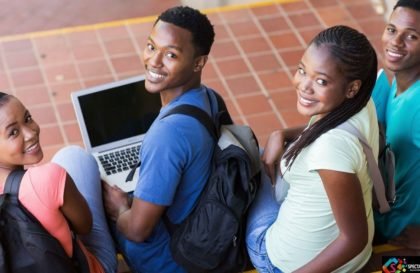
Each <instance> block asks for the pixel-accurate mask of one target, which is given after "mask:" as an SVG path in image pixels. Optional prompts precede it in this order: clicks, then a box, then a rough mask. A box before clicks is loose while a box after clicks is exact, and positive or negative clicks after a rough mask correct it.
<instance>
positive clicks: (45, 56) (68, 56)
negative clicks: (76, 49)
mask: <svg viewBox="0 0 420 273" xmlns="http://www.w3.org/2000/svg"><path fill="white" fill-rule="evenodd" d="M39 57H40V63H41V64H42V65H45V66H47V65H56V64H63V63H69V62H72V61H73V52H72V50H71V49H70V48H51V49H48V50H42V51H39Z"/></svg>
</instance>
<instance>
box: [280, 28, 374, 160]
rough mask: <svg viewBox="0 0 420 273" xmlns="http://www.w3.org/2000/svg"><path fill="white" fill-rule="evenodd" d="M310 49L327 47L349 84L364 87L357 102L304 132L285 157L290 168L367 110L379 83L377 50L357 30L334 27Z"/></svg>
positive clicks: (351, 101)
mask: <svg viewBox="0 0 420 273" xmlns="http://www.w3.org/2000/svg"><path fill="white" fill-rule="evenodd" d="M310 46H316V47H320V46H325V47H327V49H328V50H329V52H330V55H331V56H332V58H333V59H334V60H335V61H336V62H337V63H338V64H339V67H340V69H341V70H342V74H343V75H344V77H346V81H347V82H352V81H354V80H360V81H361V82H362V84H361V86H360V89H359V92H358V93H357V94H356V95H355V96H354V97H353V98H351V99H346V100H344V101H343V102H342V103H341V104H340V105H339V106H338V107H336V108H335V109H334V110H332V111H331V112H329V113H328V114H327V115H326V116H325V117H323V118H322V119H321V120H319V121H317V122H315V123H314V124H312V125H311V126H309V127H308V128H307V129H306V130H304V131H303V132H302V134H301V135H300V137H299V138H298V139H297V140H295V143H294V144H293V145H292V146H291V147H290V148H289V149H288V150H287V151H286V152H285V154H284V158H285V160H286V165H287V166H288V168H290V166H291V165H292V164H293V162H294V160H295V159H296V157H297V156H298V154H299V153H300V152H301V151H302V149H304V148H305V147H307V146H308V145H310V144H311V143H313V142H314V141H315V140H316V139H317V138H318V137H320V136H321V135H322V134H324V133H325V132H327V131H329V130H330V129H333V128H335V127H337V126H338V125H340V124H341V123H343V122H345V121H346V120H348V119H349V118H350V117H352V116H353V115H354V114H356V113H358V112H359V111H360V110H361V109H362V108H363V107H365V106H366V104H367V103H368V101H369V99H370V96H371V93H372V89H373V87H374V85H375V82H376V73H377V66H378V61H377V58H376V53H375V50H374V49H373V47H372V45H371V44H370V42H369V41H368V39H367V38H366V36H365V35H364V34H362V33H360V32H358V31H357V30H355V29H353V28H350V27H347V26H341V25H340V26H333V27H330V28H328V29H325V30H323V31H321V32H320V33H319V34H318V35H317V36H315V38H314V39H313V40H312V41H311V43H310ZM337 92H339V91H337Z"/></svg>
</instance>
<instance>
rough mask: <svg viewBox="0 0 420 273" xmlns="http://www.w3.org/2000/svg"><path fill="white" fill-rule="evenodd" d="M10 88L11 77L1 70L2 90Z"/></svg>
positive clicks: (0, 83)
mask: <svg viewBox="0 0 420 273" xmlns="http://www.w3.org/2000/svg"><path fill="white" fill-rule="evenodd" d="M9 88H10V80H9V77H8V76H7V75H6V74H5V73H2V72H0V90H8V89H9Z"/></svg>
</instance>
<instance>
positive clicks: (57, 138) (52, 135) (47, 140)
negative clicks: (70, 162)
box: [40, 125, 64, 147]
mask: <svg viewBox="0 0 420 273" xmlns="http://www.w3.org/2000/svg"><path fill="white" fill-rule="evenodd" d="M40 139H41V145H42V147H46V146H52V145H62V144H63V143H64V140H63V136H62V135H61V131H60V129H59V128H58V125H51V126H41V133H40Z"/></svg>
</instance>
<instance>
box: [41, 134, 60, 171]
mask: <svg viewBox="0 0 420 273" xmlns="http://www.w3.org/2000/svg"><path fill="white" fill-rule="evenodd" d="M41 134H43V132H42V131H41ZM41 142H42V141H41ZM63 147H64V143H60V144H59V145H43V146H42V151H43V153H44V158H42V160H41V162H40V164H44V163H47V162H50V161H51V159H52V158H53V157H54V155H55V154H56V153H57V152H58V151H59V150H60V149H61V148H63Z"/></svg>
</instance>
